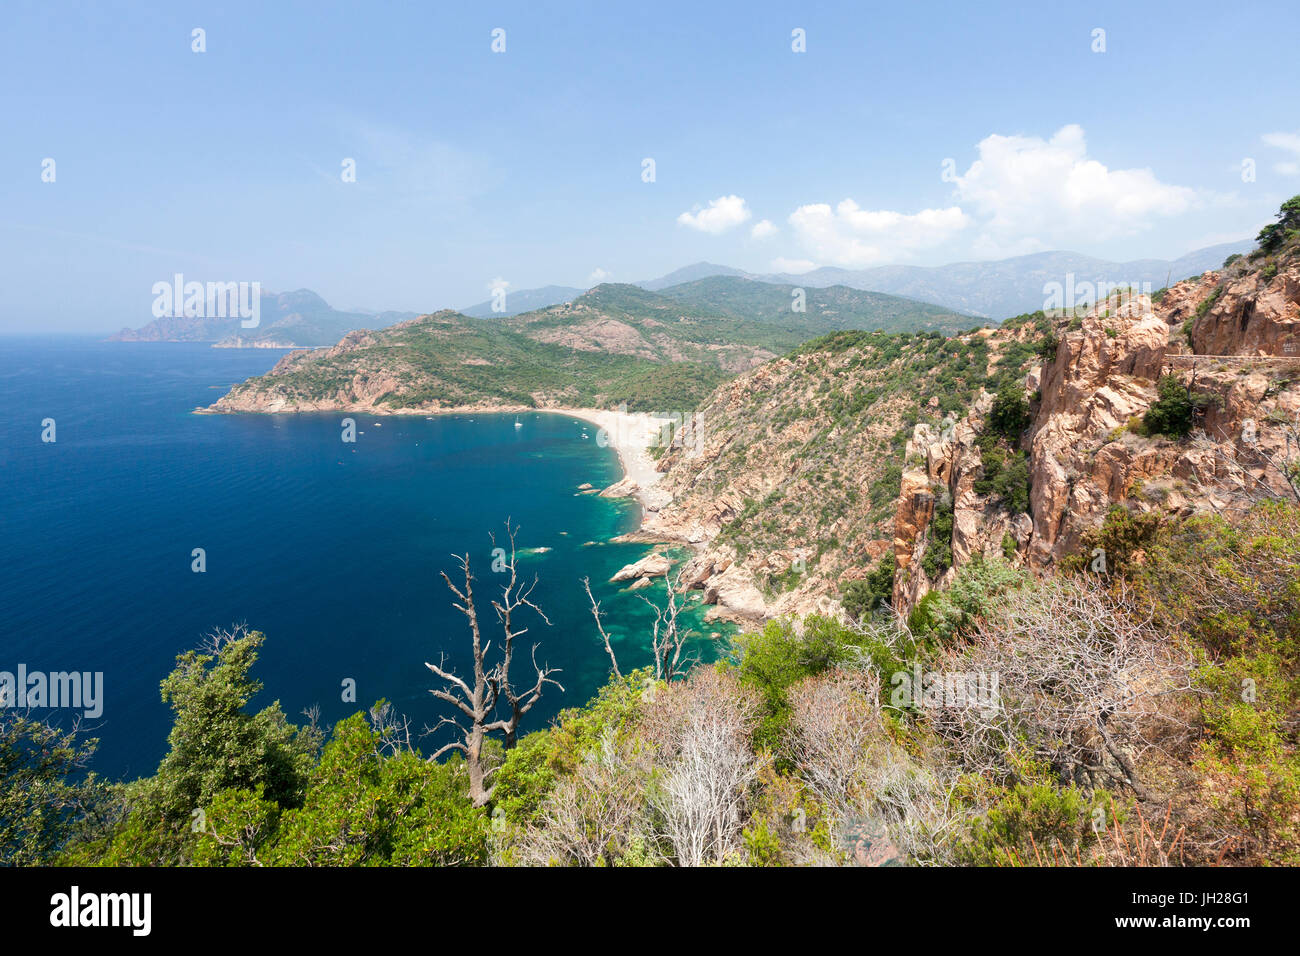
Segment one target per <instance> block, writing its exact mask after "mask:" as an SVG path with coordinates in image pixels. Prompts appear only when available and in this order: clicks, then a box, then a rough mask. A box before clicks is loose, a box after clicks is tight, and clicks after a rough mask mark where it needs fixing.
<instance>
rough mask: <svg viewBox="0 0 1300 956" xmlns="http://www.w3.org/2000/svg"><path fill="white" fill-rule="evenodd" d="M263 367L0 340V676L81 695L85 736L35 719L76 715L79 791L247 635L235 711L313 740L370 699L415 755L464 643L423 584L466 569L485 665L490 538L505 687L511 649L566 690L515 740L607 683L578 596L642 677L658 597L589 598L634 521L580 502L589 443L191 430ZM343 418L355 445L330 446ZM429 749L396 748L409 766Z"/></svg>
mask: <svg viewBox="0 0 1300 956" xmlns="http://www.w3.org/2000/svg"><path fill="white" fill-rule="evenodd" d="M281 354H282V353H281V352H279V351H276V350H260V349H256V350H255V349H247V350H241V349H214V348H211V347H210V346H208V345H205V344H194V343H119V342H102V341H98V340H94V339H90V338H79V337H51V338H15V337H10V338H0V408H3V414H2V415H0V482H2V483H3V497H2V499H0V500H2V503H0V540H2V541H3V545H2V546H0V671H7V672H10V673H16V669H17V668H18V667H19V666H20V665H22V666H23V667H25V670H26V671H27V673H29V674H31V673H34V672H40V673H45V674H49V673H55V672H73V671H75V672H80V673H83V674H90V675H96V674H102V681H103V684H102V695H101V696H102V700H101V702H100V704H101V709H102V712H101V713H99V714H98V715H96V716H94V717H93V719H92V718H89V717H87V716H85V714H84V709H83V711H73V710H71V709H69V708H63V709H59V710H55V709H51V710H49V711H48V712H41V713H39V714H37V715H39V716H48V717H50V718H52V719H55V720H57V721H59V722H60V723H61V724H63V725H65V726H71V723H72V721H73V720H74V718H76V717H78V716H80V717H81V725H82V726H81V729H82V730H83V731H84V732H86V733H87V734H88V735H90V736H93V737H96V738H98V740H99V745H98V749H97V751H96V753H95V756H94V758H93V761H92V765H91V768H92V769H93V770H94V771H95V772H97V773H99V774H101V775H102V776H104V777H107V778H110V779H133V778H135V777H139V776H147V775H149V774H151V773H153V772H154V770H155V769H156V768H157V765H158V762H159V760H160V759H161V758H162V757H163V756H164V754H165V753H166V750H167V734H168V731H169V729H170V727H171V713H170V710H169V708H168V706H167V705H166V704H165V703H163V701H162V699H161V697H160V694H159V682H160V681H161V680H162V679H163V678H164V677H165V676H166V675H167V674H168V672H169V671H170V670H171V669H172V668H173V667H174V666H175V658H176V656H177V655H178V654H180V653H183V652H184V651H186V650H189V649H191V648H195V647H197V646H199V645H200V644H201V642H202V641H203V639H204V636H205V635H206V634H209V633H210V632H211V631H212V630H213V629H214V628H230V627H233V626H246V627H247V628H248V629H249V630H257V631H261V632H263V633H264V634H265V635H266V642H265V644H264V645H263V648H262V651H261V656H260V659H259V661H258V663H257V664H256V666H255V668H254V670H253V675H252V676H253V677H254V678H255V679H256V680H258V681H259V682H260V683H261V684H262V690H261V692H260V693H259V694H258V695H257V696H256V697H255V698H254V700H253V701H252V702H251V703H250V705H249V706H250V709H252V710H256V709H260V708H261V707H264V706H267V705H268V704H270V703H272V702H276V701H278V702H279V705H280V707H281V708H283V710H284V712H285V713H286V714H287V715H288V717H289V719H290V720H291V721H294V722H296V723H302V722H305V720H306V717H305V716H304V713H305V712H306V711H308V710H309V709H311V708H319V720H320V722H321V723H323V724H325V725H329V724H332V723H334V722H337V721H338V720H340V719H342V718H344V717H346V716H349V715H350V714H353V713H356V712H357V711H358V710H367V709H369V707H370V706H371V705H372V704H373V703H375V702H376V701H377V700H379V699H384V700H387V701H389V702H390V703H391V704H392V705H393V707H394V708H395V709H396V711H397V712H398V713H400V714H402V715H404V716H406V717H408V718H409V720H410V724H411V726H412V728H413V729H414V730H415V731H416V732H417V734H418V733H420V732H421V731H422V730H423V729H424V728H431V727H433V726H434V725H435V724H437V723H438V721H439V719H440V718H441V717H442V716H444V715H448V714H449V713H450V712H449V711H448V710H447V709H446V707H445V705H442V704H440V703H439V702H437V701H435V700H434V699H433V697H432V696H431V694H430V693H429V692H430V690H431V688H433V687H434V686H437V680H436V678H435V677H434V675H433V674H432V673H431V672H430V671H429V670H428V668H427V667H426V666H425V663H426V662H432V663H438V662H440V661H443V662H445V665H444V666H450V667H452V668H454V669H455V670H456V672H457V673H458V674H460V675H462V676H467V675H469V674H470V672H471V657H470V653H469V630H468V628H467V626H466V622H465V619H464V617H463V616H462V615H461V613H460V612H459V611H457V610H456V609H455V608H454V607H453V606H452V600H453V595H452V594H451V593H450V592H449V591H448V589H447V587H446V585H445V584H444V583H443V581H442V579H441V577H440V572H444V571H445V572H447V573H448V574H449V575H451V576H452V578H453V580H457V583H458V584H459V583H460V582H459V580H458V579H457V577H456V575H457V566H456V558H455V556H456V555H462V554H468V555H469V558H470V562H471V568H472V570H473V573H474V575H475V595H476V597H477V598H478V612H479V617H480V620H481V622H482V624H483V627H484V633H485V637H486V638H491V639H492V640H493V642H494V643H493V647H492V651H493V652H494V653H495V652H496V651H497V650H499V649H500V632H499V628H498V627H497V625H496V619H495V614H494V613H493V611H492V609H491V607H490V604H489V601H490V599H491V597H492V596H494V595H495V594H497V593H499V589H500V587H501V585H502V584H503V583H504V581H503V578H504V575H503V574H501V573H500V572H494V571H493V563H494V562H493V558H494V551H493V549H494V547H501V546H503V545H505V544H506V541H505V537H504V532H505V523H506V522H507V521H510V522H512V523H513V524H515V525H517V526H518V529H519V530H518V535H517V543H518V548H519V554H518V560H517V565H518V569H519V573H520V575H521V577H522V578H523V579H525V580H527V581H530V582H531V581H532V580H533V579H534V578H535V579H536V582H537V584H536V589H535V590H534V591H533V593H532V599H533V600H534V601H535V602H536V603H537V605H538V606H539V607H540V608H541V609H542V611H543V612H545V615H546V618H547V619H548V620H549V623H547V621H546V620H543V619H542V618H541V617H539V616H537V615H535V614H531V612H527V610H526V609H525V611H524V613H522V614H520V615H519V616H518V617H517V618H516V626H518V625H519V624H521V623H522V624H526V625H527V627H528V630H527V633H526V634H524V635H523V636H522V637H521V638H519V639H518V641H517V646H518V648H519V650H517V652H516V656H515V665H514V668H513V670H512V676H513V678H514V679H515V682H516V683H517V684H519V685H528V684H530V683H531V680H530V679H531V678H532V676H533V671H532V665H531V660H530V657H531V654H532V650H533V647H534V646H535V647H536V657H537V660H538V661H539V662H540V663H544V664H546V665H548V666H550V667H554V668H558V669H559V672H558V673H557V674H556V675H555V678H556V679H557V680H558V681H559V682H560V683H561V684H562V685H563V687H564V689H563V691H560V690H559V689H558V688H555V687H547V689H546V692H545V694H544V696H543V697H542V699H541V701H540V702H539V703H538V705H537V706H536V707H535V708H534V709H533V710H532V711H531V712H530V713H529V714H528V715H527V716H526V717H525V719H524V725H523V727H522V728H521V729H522V730H523V731H525V732H527V731H531V730H537V729H540V728H544V727H545V726H547V724H548V723H549V722H550V721H551V720H553V718H554V717H555V715H556V714H557V713H558V712H559V711H560V710H561V709H564V708H568V707H576V706H579V705H582V704H583V703H585V702H586V701H588V700H589V699H590V698H591V697H592V696H594V695H595V694H596V693H597V691H598V690H599V688H600V687H601V686H602V685H603V684H604V683H605V682H606V681H607V680H608V679H609V674H610V663H609V659H608V657H607V655H606V653H605V649H604V645H603V643H602V641H601V639H600V637H599V634H598V632H597V630H596V626H595V623H594V621H593V619H592V615H591V609H590V605H589V602H588V600H587V596H586V594H585V592H584V590H583V585H582V580H583V578H589V579H590V581H591V586H592V590H593V592H594V594H595V596H596V599H597V600H598V601H600V603H601V606H602V610H603V611H604V612H605V618H604V620H605V622H606V629H607V630H608V631H609V632H610V634H611V635H612V637H613V642H614V647H615V650H616V652H617V653H618V655H619V663H620V665H621V667H622V668H623V669H624V670H625V671H626V670H630V669H632V668H634V667H637V666H644V665H647V664H649V663H650V661H651V656H650V633H651V627H652V623H653V620H654V616H655V612H654V610H653V609H652V608H651V607H650V605H649V604H647V603H646V599H649V600H650V601H657V602H659V603H662V602H663V601H664V599H665V594H664V587H663V585H662V584H661V583H657V584H656V585H655V586H654V587H651V588H646V589H643V590H640V591H631V590H629V589H628V588H627V587H626V585H623V584H612V583H610V582H609V579H610V577H611V576H612V575H613V574H614V573H615V572H616V571H617V570H618V569H619V568H620V567H622V566H623V565H625V564H629V563H631V562H633V561H636V560H638V559H639V558H642V557H644V556H645V555H646V554H648V553H650V547H649V546H647V545H644V544H633V543H613V542H612V541H611V539H613V538H615V537H617V536H619V535H621V534H623V533H625V532H629V531H633V530H635V529H636V528H637V526H638V524H639V521H640V511H639V508H640V506H639V505H638V504H637V503H636V502H635V501H632V500H617V499H607V498H600V497H598V496H597V495H594V494H583V493H581V492H580V491H579V490H578V489H579V485H581V484H583V483H589V484H591V485H594V486H595V487H597V488H601V487H604V486H605V485H608V484H611V483H612V482H614V481H616V480H618V479H619V478H620V477H621V475H622V470H621V467H620V464H619V461H618V458H617V455H616V453H615V451H614V450H613V449H612V448H609V447H601V445H600V444H599V443H598V442H597V440H596V433H597V429H596V427H595V426H593V425H590V424H588V423H586V422H582V421H580V420H578V419H575V418H572V417H570V416H567V415H563V414H551V413H540V412H539V413H527V414H522V415H519V416H515V415H513V414H509V415H503V414H455V415H440V416H433V417H431V418H430V417H425V416H401V417H393V416H386V417H375V416H373V415H360V414H354V415H342V414H337V413H320V414H293V415H197V414H194V410H195V409H196V408H198V407H203V406H207V405H210V404H211V403H212V402H214V401H216V399H218V398H219V397H220V396H221V395H223V394H224V393H225V391H226V390H227V389H228V388H229V387H230V386H231V385H233V384H235V383H237V382H240V381H242V380H244V379H246V378H248V377H250V376H254V375H259V374H262V373H264V372H266V371H268V370H269V369H270V367H271V366H272V365H273V364H274V363H275V361H276V360H277V359H278V358H279V357H280V356H281ZM345 417H351V418H353V419H354V420H355V428H356V436H355V437H356V441H355V442H354V443H347V442H344V441H343V440H342V437H343V434H344V428H343V423H342V419H343V418H345ZM516 421H518V422H519V427H516V425H515V423H516ZM50 439H53V440H50ZM493 534H495V536H496V540H495V542H494V541H493V539H492V537H491V535H493ZM498 556H499V555H498ZM200 558H201V560H200ZM497 566H498V567H500V562H497ZM685 600H686V602H687V609H686V611H685V613H684V615H683V620H684V621H685V626H686V627H687V628H688V629H689V631H690V633H691V635H692V639H691V644H690V648H689V650H690V653H691V654H692V655H693V656H695V657H697V658H699V659H700V660H702V661H706V662H707V661H710V660H713V659H716V658H717V657H718V656H720V655H724V654H726V653H727V647H728V639H729V637H730V635H731V628H729V627H728V626H727V625H725V624H721V623H706V622H705V621H704V613H705V611H706V608H704V607H703V605H702V602H701V598H700V592H698V591H697V592H691V593H690V594H689V595H687V596H686V598H685ZM92 679H93V678H92ZM349 698H350V699H349ZM448 734H449V728H446V727H443V728H442V729H441V731H440V732H438V733H434V734H430V735H427V736H422V737H417V744H418V746H419V747H420V749H421V750H423V751H424V752H426V753H431V752H432V751H433V750H435V749H437V747H438V746H440V745H441V744H442V743H445V742H447V740H448V739H450V737H449V736H448Z"/></svg>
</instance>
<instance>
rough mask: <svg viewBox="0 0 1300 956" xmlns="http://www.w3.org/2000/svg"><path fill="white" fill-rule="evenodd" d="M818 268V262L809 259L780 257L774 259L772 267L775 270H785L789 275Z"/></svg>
mask: <svg viewBox="0 0 1300 956" xmlns="http://www.w3.org/2000/svg"><path fill="white" fill-rule="evenodd" d="M816 268H817V263H815V262H812V261H810V260H808V259H785V258H778V259H773V260H772V266H771V269H772V271H773V272H784V273H788V274H789V275H796V276H797V275H800V274H802V273H804V272H811V271H812V270H813V269H816Z"/></svg>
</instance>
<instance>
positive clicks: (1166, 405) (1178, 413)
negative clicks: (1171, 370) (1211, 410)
mask: <svg viewBox="0 0 1300 956" xmlns="http://www.w3.org/2000/svg"><path fill="white" fill-rule="evenodd" d="M1156 391H1157V393H1158V394H1159V397H1158V398H1157V399H1156V400H1155V401H1154V402H1152V403H1151V407H1150V408H1148V409H1147V411H1146V414H1145V415H1144V416H1143V417H1142V427H1143V428H1144V429H1145V430H1146V433H1147V434H1148V435H1165V436H1167V437H1169V438H1185V437H1187V434H1188V433H1189V432H1191V430H1192V426H1193V425H1194V424H1195V422H1196V415H1197V414H1198V413H1199V412H1201V411H1204V410H1205V409H1206V408H1207V407H1209V405H1210V403H1211V402H1212V401H1213V397H1212V396H1210V395H1207V394H1205V393H1203V392H1193V391H1192V390H1191V387H1190V386H1187V385H1184V384H1183V383H1182V382H1180V381H1179V380H1178V376H1176V375H1162V376H1161V377H1160V380H1159V381H1158V382H1157V383H1156Z"/></svg>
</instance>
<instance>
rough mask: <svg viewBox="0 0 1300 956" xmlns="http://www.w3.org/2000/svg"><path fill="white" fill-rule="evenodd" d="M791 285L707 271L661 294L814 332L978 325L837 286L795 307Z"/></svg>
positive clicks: (812, 291)
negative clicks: (707, 274)
mask: <svg viewBox="0 0 1300 956" xmlns="http://www.w3.org/2000/svg"><path fill="white" fill-rule="evenodd" d="M796 288H797V287H796V286H791V285H782V284H777V283H772V282H763V281H759V280H757V279H751V278H741V277H739V276H711V277H709V278H705V279H696V280H695V281H693V282H685V283H682V284H681V285H674V286H669V287H667V288H665V289H663V290H661V294H662V295H664V296H667V297H669V298H672V299H677V300H678V301H681V302H689V303H690V304H691V305H694V306H697V307H699V308H703V309H708V310H710V311H712V312H716V313H718V314H719V315H729V316H733V317H736V318H742V317H743V318H748V319H753V320H756V321H763V322H771V323H772V324H774V325H777V326H780V327H783V328H787V329H789V330H791V331H798V332H801V333H802V332H808V333H812V334H815V335H822V334H825V333H827V332H836V331H844V330H847V329H883V330H884V331H886V332H926V331H933V332H942V333H944V334H945V335H952V334H955V333H957V332H960V331H963V330H966V329H970V328H973V327H975V326H977V325H979V324H980V322H979V320H978V319H975V318H972V317H971V316H969V315H964V314H962V313H959V312H954V311H952V310H951V309H947V308H944V307H942V306H936V305H931V304H929V303H927V302H917V301H915V300H913V299H905V298H902V297H900V296H894V295H885V294H884V293H882V292H864V291H862V290H860V289H850V288H849V287H848V286H842V285H835V286H827V287H825V288H809V289H806V290H805V292H804V303H803V304H804V308H805V311H803V312H795V311H793V308H792V303H793V302H794V301H795V300H794V293H795V291H796Z"/></svg>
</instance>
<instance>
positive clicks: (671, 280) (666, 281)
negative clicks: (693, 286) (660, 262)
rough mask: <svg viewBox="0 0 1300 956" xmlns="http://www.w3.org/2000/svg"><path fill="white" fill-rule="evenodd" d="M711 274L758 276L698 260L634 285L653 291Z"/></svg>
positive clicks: (708, 276) (704, 277)
mask: <svg viewBox="0 0 1300 956" xmlns="http://www.w3.org/2000/svg"><path fill="white" fill-rule="evenodd" d="M711 276H743V277H746V278H751V279H752V278H756V277H755V276H753V275H751V274H750V273H748V272H745V271H743V270H741V269H733V268H731V266H719V265H715V264H714V263H712V262H696V263H694V264H693V265H689V266H683V267H682V268H680V269H676V270H674V271H672V272H670V273H668V275H666V276H660V277H659V278H658V279H646V280H644V281H642V282H634V283H633V285H639V286H640V287H641V288H643V289H649V290H650V291H651V292H658V291H659V290H660V289H667V288H669V287H670V286H675V285H681V284H682V283H683V282H694V281H695V280H697V279H708V278H710V277H711Z"/></svg>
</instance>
